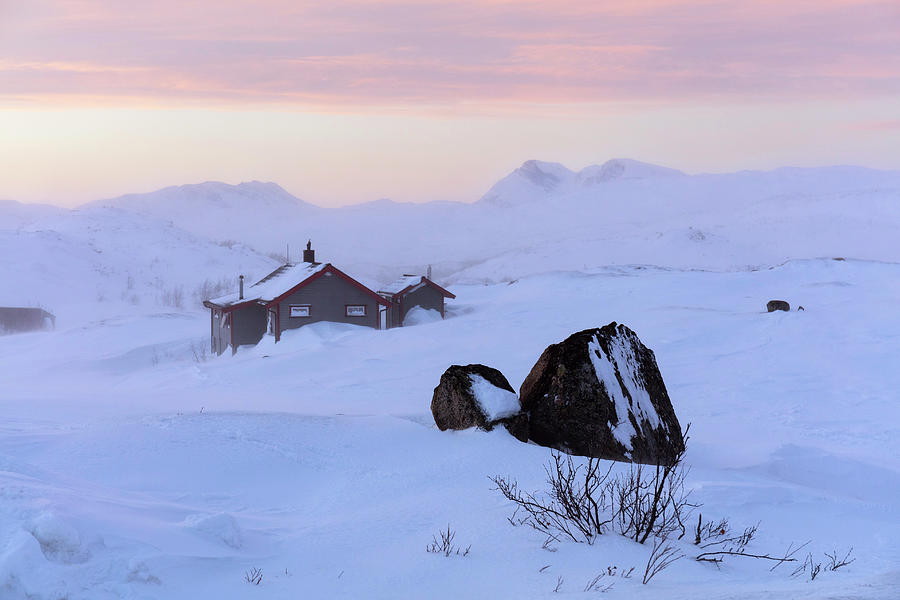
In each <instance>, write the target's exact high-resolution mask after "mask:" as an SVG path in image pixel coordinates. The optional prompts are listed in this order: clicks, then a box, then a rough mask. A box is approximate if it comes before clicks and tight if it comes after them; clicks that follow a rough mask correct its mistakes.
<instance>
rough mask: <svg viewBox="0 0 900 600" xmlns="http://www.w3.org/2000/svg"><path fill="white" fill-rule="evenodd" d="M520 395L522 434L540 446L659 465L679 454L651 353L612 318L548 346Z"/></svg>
mask: <svg viewBox="0 0 900 600" xmlns="http://www.w3.org/2000/svg"><path fill="white" fill-rule="evenodd" d="M519 399H520V400H521V403H522V409H523V410H524V411H525V412H527V413H528V417H529V429H530V433H529V437H530V439H531V440H533V441H534V442H536V443H538V444H540V445H542V446H549V447H551V448H557V449H559V450H563V451H565V452H569V453H571V454H577V455H581V456H593V457H597V458H606V459H613V460H624V461H634V462H639V463H644V464H664V465H665V464H672V462H674V460H675V458H676V457H677V456H678V455H679V454H681V453H682V452H683V451H684V438H683V437H682V435H681V426H680V425H679V424H678V418H677V417H676V416H675V410H674V409H673V408H672V402H671V401H670V400H669V394H668V392H667V391H666V386H665V384H664V383H663V379H662V375H660V373H659V367H657V365H656V357H655V356H654V355H653V351H652V350H650V349H649V348H647V347H646V346H644V344H642V343H641V340H639V339H638V336H637V335H636V334H635V333H634V332H633V331H631V330H630V329H628V328H627V327H625V326H624V325H617V324H616V323H615V322H613V323H610V324H609V325H607V326H605V327H602V328H600V329H586V330H584V331H580V332H578V333H575V334H572V335H571V336H569V337H568V338H566V339H565V340H564V341H562V342H560V343H558V344H553V345H551V346H548V347H547V349H546V350H544V353H543V354H541V357H540V358H539V359H538V361H537V363H536V364H535V365H534V367H533V368H532V369H531V373H529V374H528V377H526V378H525V381H524V382H523V383H522V387H521V389H520V390H519Z"/></svg>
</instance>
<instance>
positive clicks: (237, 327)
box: [231, 303, 266, 347]
mask: <svg viewBox="0 0 900 600" xmlns="http://www.w3.org/2000/svg"><path fill="white" fill-rule="evenodd" d="M231 327H232V338H231V341H232V343H233V344H234V346H235V347H237V346H243V345H244V344H258V343H259V340H261V339H262V337H263V336H264V335H265V333H266V307H265V306H262V305H260V304H255V303H254V304H250V305H248V306H242V307H241V308H238V309H236V310H235V311H234V312H232V313H231Z"/></svg>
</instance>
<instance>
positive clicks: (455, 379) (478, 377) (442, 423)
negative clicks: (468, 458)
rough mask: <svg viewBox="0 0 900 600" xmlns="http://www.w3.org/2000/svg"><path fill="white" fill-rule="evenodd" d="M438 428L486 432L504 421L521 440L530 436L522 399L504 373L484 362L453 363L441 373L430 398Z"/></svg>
mask: <svg viewBox="0 0 900 600" xmlns="http://www.w3.org/2000/svg"><path fill="white" fill-rule="evenodd" d="M431 414H432V415H433V416H434V422H435V423H436V424H437V426H438V429H440V430H441V431H446V430H447V429H468V428H469V427H478V428H481V429H484V430H486V431H490V430H492V429H493V428H494V427H495V426H496V425H498V424H502V425H504V426H505V427H506V429H507V430H508V431H509V432H510V433H511V434H512V435H514V436H516V437H517V438H518V439H520V440H522V441H525V440H527V439H528V422H527V420H526V418H525V415H523V414H522V412H521V407H520V405H519V398H518V397H517V396H516V392H515V391H514V390H513V388H512V386H511V385H509V381H507V380H506V377H504V376H503V373H501V372H500V371H498V370H497V369H492V368H491V367H486V366H485V365H478V364H475V365H466V366H461V365H453V366H451V367H450V368H449V369H447V370H446V371H444V374H443V375H441V381H440V383H439V384H438V386H437V387H436V388H434V396H432V398H431Z"/></svg>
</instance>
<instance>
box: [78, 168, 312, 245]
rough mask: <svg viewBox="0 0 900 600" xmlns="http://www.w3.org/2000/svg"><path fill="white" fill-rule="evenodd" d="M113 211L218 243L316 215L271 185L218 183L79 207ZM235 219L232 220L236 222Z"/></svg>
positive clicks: (306, 205) (191, 185)
mask: <svg viewBox="0 0 900 600" xmlns="http://www.w3.org/2000/svg"><path fill="white" fill-rule="evenodd" d="M100 208H118V209H121V210H126V211H129V212H132V213H136V214H139V215H143V216H147V217H152V218H157V219H163V220H166V221H171V222H172V223H173V224H174V225H176V226H178V227H180V228H182V229H184V230H185V231H189V232H191V233H193V234H195V235H199V236H202V237H206V238H210V239H212V240H217V241H227V240H237V239H241V238H242V237H243V236H244V235H246V233H247V232H248V231H254V230H258V229H260V228H262V229H267V228H268V225H269V224H270V223H273V222H276V223H277V222H280V221H281V220H282V219H288V220H290V221H293V220H294V219H298V218H301V217H303V216H307V215H310V214H314V213H316V212H317V211H319V210H321V209H319V207H317V206H314V205H312V204H308V203H306V202H303V201H302V200H300V199H298V198H296V197H294V196H293V195H291V194H290V193H288V192H287V191H286V190H285V189H284V188H282V187H281V186H279V185H278V184H276V183H271V182H261V181H251V182H246V183H241V184H238V185H229V184H227V183H221V182H218V181H208V182H205V183H198V184H190V185H181V186H172V187H167V188H163V189H161V190H157V191H155V192H149V193H143V194H127V195H124V196H119V197H118V198H111V199H107V200H98V201H95V202H90V203H88V204H85V205H83V206H82V207H81V209H82V210H86V211H92V210H97V209H100ZM236 217H237V218H236Z"/></svg>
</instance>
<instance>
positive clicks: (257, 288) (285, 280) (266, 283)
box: [209, 262, 329, 307]
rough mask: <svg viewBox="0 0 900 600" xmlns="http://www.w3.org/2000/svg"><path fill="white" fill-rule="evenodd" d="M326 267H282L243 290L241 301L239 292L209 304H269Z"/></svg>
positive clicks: (227, 305) (310, 265)
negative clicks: (260, 302) (258, 302)
mask: <svg viewBox="0 0 900 600" xmlns="http://www.w3.org/2000/svg"><path fill="white" fill-rule="evenodd" d="M328 266H329V263H307V262H302V263H294V264H288V265H282V266H280V267H278V268H277V269H275V270H274V271H272V272H271V273H269V274H268V275H266V276H265V277H263V278H262V279H260V280H259V281H257V282H256V283H254V284H253V285H251V286H250V287H248V288H245V289H244V298H243V299H241V297H240V292H234V293H232V294H228V295H226V296H222V297H220V298H215V299H213V300H210V301H209V302H210V304H215V305H217V306H222V307H229V306H234V305H235V304H241V303H244V302H256V301H260V300H261V301H263V302H270V301H272V300H274V299H275V298H277V297H278V296H280V295H281V294H283V293H285V292H286V291H288V290H289V289H291V288H293V287H295V286H297V285H299V284H300V283H303V282H304V281H306V280H307V279H309V278H310V277H312V276H313V275H315V274H316V273H318V272H319V271H322V270H323V269H325V267H328Z"/></svg>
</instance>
